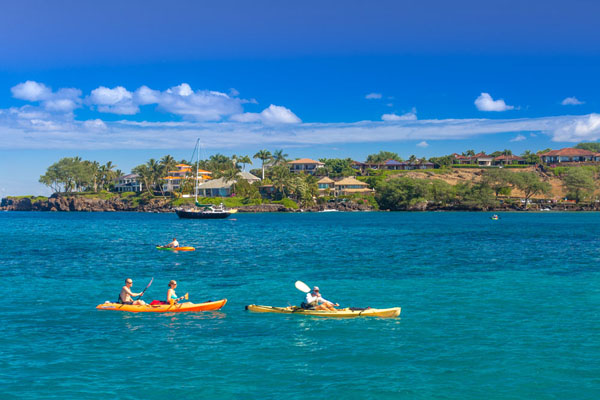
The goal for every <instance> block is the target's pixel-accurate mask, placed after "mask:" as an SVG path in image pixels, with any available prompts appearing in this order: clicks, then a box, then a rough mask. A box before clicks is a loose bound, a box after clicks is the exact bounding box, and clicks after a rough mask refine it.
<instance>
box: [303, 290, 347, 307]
mask: <svg viewBox="0 0 600 400" xmlns="http://www.w3.org/2000/svg"><path fill="white" fill-rule="evenodd" d="M301 306H302V308H304V309H306V310H327V311H337V310H336V309H335V307H339V304H338V303H332V302H331V301H329V300H325V299H324V298H323V297H321V293H320V292H319V287H318V286H315V287H314V288H313V290H312V291H311V292H308V293H306V299H305V300H304V302H303V303H302V305H301Z"/></svg>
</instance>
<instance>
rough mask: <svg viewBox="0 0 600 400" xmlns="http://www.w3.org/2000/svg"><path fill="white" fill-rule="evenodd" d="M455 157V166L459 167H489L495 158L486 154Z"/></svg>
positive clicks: (457, 155)
mask: <svg viewBox="0 0 600 400" xmlns="http://www.w3.org/2000/svg"><path fill="white" fill-rule="evenodd" d="M452 156H454V164H459V165H463V164H465V165H480V166H482V167H489V166H491V165H492V163H493V161H494V157H492V156H489V155H487V154H485V153H484V152H481V153H477V154H475V155H473V156H463V155H460V154H456V153H454V154H452Z"/></svg>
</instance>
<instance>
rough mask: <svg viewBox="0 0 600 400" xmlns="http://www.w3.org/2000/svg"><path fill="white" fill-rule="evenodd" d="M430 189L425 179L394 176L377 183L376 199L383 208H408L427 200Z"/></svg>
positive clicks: (395, 209) (396, 209) (394, 209)
mask: <svg viewBox="0 0 600 400" xmlns="http://www.w3.org/2000/svg"><path fill="white" fill-rule="evenodd" d="M429 190H430V187H429V184H428V181H426V180H425V179H412V178H407V177H401V178H392V179H390V180H388V181H382V182H380V183H379V184H378V185H377V187H376V189H375V199H376V200H377V203H378V204H379V207H380V208H381V209H383V210H392V211H398V210H406V209H407V208H408V207H410V206H411V205H413V204H416V203H420V202H424V201H427V199H428V195H429Z"/></svg>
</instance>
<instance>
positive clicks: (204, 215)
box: [175, 210, 232, 219]
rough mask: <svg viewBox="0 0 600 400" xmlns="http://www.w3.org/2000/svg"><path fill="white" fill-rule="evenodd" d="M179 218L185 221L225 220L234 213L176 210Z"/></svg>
mask: <svg viewBox="0 0 600 400" xmlns="http://www.w3.org/2000/svg"><path fill="white" fill-rule="evenodd" d="M175 212H176V213H177V216H178V217H179V218H185V219H224V218H228V217H229V216H230V215H231V214H232V213H230V212H228V211H224V212H218V211H217V212H215V211H188V210H175Z"/></svg>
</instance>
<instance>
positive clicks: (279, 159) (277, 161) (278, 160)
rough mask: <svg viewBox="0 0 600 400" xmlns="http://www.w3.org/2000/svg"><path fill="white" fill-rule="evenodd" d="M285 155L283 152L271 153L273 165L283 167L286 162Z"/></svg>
mask: <svg viewBox="0 0 600 400" xmlns="http://www.w3.org/2000/svg"><path fill="white" fill-rule="evenodd" d="M287 156H288V155H287V154H284V152H283V150H275V151H274V152H273V165H283V164H285V163H286V162H287V159H286V157H287Z"/></svg>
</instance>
